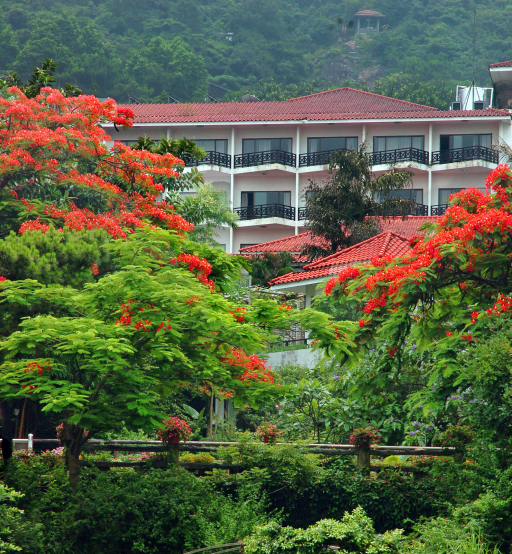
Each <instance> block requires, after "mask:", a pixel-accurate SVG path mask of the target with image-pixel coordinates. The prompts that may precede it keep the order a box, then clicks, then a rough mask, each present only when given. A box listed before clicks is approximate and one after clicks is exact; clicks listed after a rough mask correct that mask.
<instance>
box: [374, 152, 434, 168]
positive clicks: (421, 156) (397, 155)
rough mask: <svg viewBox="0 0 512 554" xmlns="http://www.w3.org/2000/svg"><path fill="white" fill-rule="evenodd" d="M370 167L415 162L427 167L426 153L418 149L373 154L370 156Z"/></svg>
mask: <svg viewBox="0 0 512 554" xmlns="http://www.w3.org/2000/svg"><path fill="white" fill-rule="evenodd" d="M370 158H371V161H372V165H381V164H396V163H399V162H417V163H420V164H425V165H428V152H425V150H419V149H418V148H400V149H398V150H386V151H385V152H373V154H370Z"/></svg>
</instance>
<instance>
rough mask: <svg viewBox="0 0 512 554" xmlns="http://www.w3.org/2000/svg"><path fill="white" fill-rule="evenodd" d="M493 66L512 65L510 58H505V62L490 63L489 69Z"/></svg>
mask: <svg viewBox="0 0 512 554" xmlns="http://www.w3.org/2000/svg"><path fill="white" fill-rule="evenodd" d="M493 67H512V60H507V61H505V62H498V63H491V64H490V65H489V69H492V68H493Z"/></svg>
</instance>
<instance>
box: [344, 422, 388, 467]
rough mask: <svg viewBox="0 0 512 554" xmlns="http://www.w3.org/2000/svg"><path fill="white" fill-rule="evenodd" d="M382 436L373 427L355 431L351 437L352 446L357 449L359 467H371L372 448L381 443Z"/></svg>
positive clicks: (360, 428)
mask: <svg viewBox="0 0 512 554" xmlns="http://www.w3.org/2000/svg"><path fill="white" fill-rule="evenodd" d="M380 439H381V436H380V433H379V430H378V429H375V428H374V427H373V425H370V426H368V427H359V428H358V429H353V431H352V434H351V435H350V438H349V440H350V444H353V445H354V446H356V447H357V467H359V468H360V469H362V468H369V467H370V448H371V447H372V446H374V445H376V444H378V443H379V442H380Z"/></svg>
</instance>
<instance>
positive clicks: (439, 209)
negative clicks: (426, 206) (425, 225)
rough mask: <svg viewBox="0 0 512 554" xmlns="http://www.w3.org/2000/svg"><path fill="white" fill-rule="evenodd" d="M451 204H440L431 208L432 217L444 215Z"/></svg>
mask: <svg viewBox="0 0 512 554" xmlns="http://www.w3.org/2000/svg"><path fill="white" fill-rule="evenodd" d="M449 205H450V204H438V205H437V206H431V208H430V215H444V214H445V212H446V210H447V209H448V206H449Z"/></svg>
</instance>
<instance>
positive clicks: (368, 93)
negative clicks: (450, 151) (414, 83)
mask: <svg viewBox="0 0 512 554" xmlns="http://www.w3.org/2000/svg"><path fill="white" fill-rule="evenodd" d="M341 90H349V91H351V92H357V93H361V94H366V95H367V96H373V97H375V96H376V97H377V98H381V99H386V100H394V101H395V102H400V103H402V104H408V105H409V106H415V107H419V108H424V109H425V110H426V111H428V110H432V111H436V112H438V111H441V110H439V108H433V107H432V106H425V105H424V104H416V103H414V102H409V101H408V100H400V98H393V97H392V96H384V95H383V94H377V93H376V92H368V91H366V90H359V89H358V88H352V87H340V88H334V89H332V90H323V91H322V92H314V93H313V94H306V95H305V96H297V97H296V98H289V99H288V100H285V101H284V102H293V101H295V100H304V99H305V98H311V97H313V96H321V95H325V94H329V93H331V94H332V93H333V92H339V91H341Z"/></svg>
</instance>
